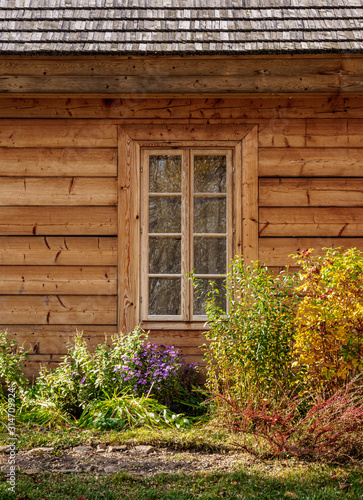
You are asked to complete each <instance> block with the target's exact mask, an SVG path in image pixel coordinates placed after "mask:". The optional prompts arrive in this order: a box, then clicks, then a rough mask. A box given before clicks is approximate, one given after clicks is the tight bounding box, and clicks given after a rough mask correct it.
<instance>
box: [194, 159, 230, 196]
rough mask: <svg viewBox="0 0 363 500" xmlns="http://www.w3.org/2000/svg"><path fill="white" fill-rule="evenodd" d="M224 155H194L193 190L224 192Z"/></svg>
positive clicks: (225, 161)
mask: <svg viewBox="0 0 363 500" xmlns="http://www.w3.org/2000/svg"><path fill="white" fill-rule="evenodd" d="M226 173H227V158H226V156H225V155H218V156H214V155H207V156H206V155H203V156H199V155H198V156H194V192H195V193H225V192H226V185H227V175H226Z"/></svg>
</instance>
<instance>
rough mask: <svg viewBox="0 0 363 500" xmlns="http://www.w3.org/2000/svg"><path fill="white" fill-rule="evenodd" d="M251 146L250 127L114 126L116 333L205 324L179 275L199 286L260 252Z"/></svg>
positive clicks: (254, 130)
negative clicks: (235, 259) (191, 275)
mask: <svg viewBox="0 0 363 500" xmlns="http://www.w3.org/2000/svg"><path fill="white" fill-rule="evenodd" d="M257 143H258V131H257V126H256V125H254V124H213V125H209V124H208V125H207V124H203V123H198V124H194V125H193V124H188V125H185V124H170V123H166V124H152V123H147V124H142V123H137V124H136V123H132V124H125V125H120V126H119V140H118V208H117V214H118V234H117V262H118V302H117V304H118V305H117V309H118V328H119V330H121V331H124V332H130V331H131V330H132V329H133V328H134V327H135V325H137V324H140V323H142V326H143V327H144V328H146V329H154V330H177V329H179V330H192V329H195V330H201V329H203V327H204V323H205V316H204V310H203V302H204V300H199V299H198V297H196V296H195V295H194V292H193V288H192V284H191V282H190V281H187V280H186V279H185V275H186V273H187V272H189V271H190V270H192V269H193V268H194V270H195V274H196V276H197V277H199V278H200V279H201V280H202V283H203V285H204V290H206V289H207V286H208V285H207V282H208V280H209V279H211V280H213V281H216V282H217V283H218V282H219V280H222V279H223V275H224V274H225V272H226V267H227V263H228V261H229V259H230V258H231V257H232V256H233V255H236V254H240V253H243V255H244V258H245V261H250V260H256V259H257V258H258V162H257V151H258V147H257ZM222 301H223V298H222Z"/></svg>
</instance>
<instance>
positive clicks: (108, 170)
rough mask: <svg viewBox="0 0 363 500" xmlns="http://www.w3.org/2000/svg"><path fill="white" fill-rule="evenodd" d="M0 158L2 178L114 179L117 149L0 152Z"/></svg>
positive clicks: (32, 149)
mask: <svg viewBox="0 0 363 500" xmlns="http://www.w3.org/2000/svg"><path fill="white" fill-rule="evenodd" d="M0 105H1V104H0ZM0 158H1V162H0V176H2V177H5V176H8V177H16V176H19V177H72V176H74V177H81V176H86V177H116V176H117V150H116V148H114V149H112V148H90V149H86V148H76V149H74V148H65V149H57V148H52V149H36V148H31V147H30V148H1V149H0Z"/></svg>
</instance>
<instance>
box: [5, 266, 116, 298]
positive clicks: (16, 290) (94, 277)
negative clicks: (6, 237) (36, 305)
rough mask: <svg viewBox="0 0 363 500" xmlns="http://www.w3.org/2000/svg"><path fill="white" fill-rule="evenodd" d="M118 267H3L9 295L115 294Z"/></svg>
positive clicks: (6, 291) (6, 289) (6, 290)
mask: <svg viewBox="0 0 363 500" xmlns="http://www.w3.org/2000/svg"><path fill="white" fill-rule="evenodd" d="M116 282H117V269H116V267H98V266H92V267H89V266H82V267H77V266H71V267H69V266H0V290H3V291H4V292H5V293H6V294H7V295H10V294H15V295H51V294H60V295H116V293H117V286H116Z"/></svg>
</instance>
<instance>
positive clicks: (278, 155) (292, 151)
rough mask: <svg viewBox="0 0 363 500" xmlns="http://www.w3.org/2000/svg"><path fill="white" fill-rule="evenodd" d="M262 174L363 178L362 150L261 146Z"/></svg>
mask: <svg viewBox="0 0 363 500" xmlns="http://www.w3.org/2000/svg"><path fill="white" fill-rule="evenodd" d="M259 176H260V177H279V176H281V177H362V176H363V155H362V150H361V149H352V148H342V149H339V148H325V147H323V148H260V150H259Z"/></svg>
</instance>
